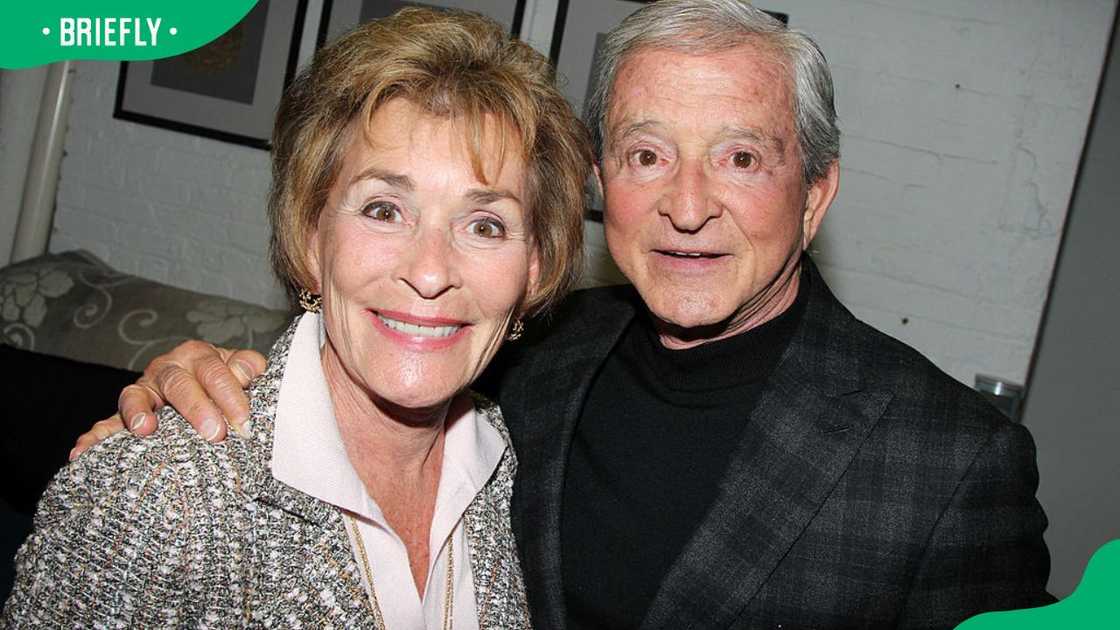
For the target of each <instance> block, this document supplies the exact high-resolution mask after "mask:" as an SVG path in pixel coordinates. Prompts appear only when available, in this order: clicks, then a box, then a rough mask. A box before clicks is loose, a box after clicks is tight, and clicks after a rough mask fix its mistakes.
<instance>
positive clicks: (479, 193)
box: [467, 188, 521, 204]
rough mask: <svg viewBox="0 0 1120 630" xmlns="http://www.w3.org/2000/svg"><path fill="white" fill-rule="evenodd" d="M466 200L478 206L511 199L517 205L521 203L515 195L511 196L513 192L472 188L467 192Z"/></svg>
mask: <svg viewBox="0 0 1120 630" xmlns="http://www.w3.org/2000/svg"><path fill="white" fill-rule="evenodd" d="M467 198H468V199H470V200H471V201H473V202H475V203H480V204H490V203H494V202H496V201H501V200H503V199H512V200H513V201H516V202H517V203H521V200H520V199H518V198H517V195H515V194H513V192H511V191H508V190H498V189H495V188H472V189H470V190H468V191H467Z"/></svg>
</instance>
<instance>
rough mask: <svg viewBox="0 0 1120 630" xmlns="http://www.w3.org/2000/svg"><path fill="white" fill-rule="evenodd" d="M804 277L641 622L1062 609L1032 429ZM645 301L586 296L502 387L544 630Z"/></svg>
mask: <svg viewBox="0 0 1120 630" xmlns="http://www.w3.org/2000/svg"><path fill="white" fill-rule="evenodd" d="M802 269H803V271H802V273H803V274H804V275H803V278H805V280H806V281H807V282H808V286H807V288H806V290H807V291H808V299H807V303H806V308H805V312H804V315H803V318H802V320H801V322H800V324H799V327H798V329H797V330H796V332H795V334H794V337H793V339H792V341H791V343H790V345H789V347H788V348H787V350H786V351H785V353H784V355H783V357H782V359H781V360H780V362H779V364H778V366H777V367H776V369H775V371H774V373H773V374H772V375H771V376H770V378H769V379H768V382H767V384H766V385H765V387H764V391H763V392H762V393H761V395H760V398H759V400H758V403H757V405H756V407H755V408H754V409H753V410H752V411H751V412H750V413H749V415H748V414H747V413H744V418H743V421H744V423H745V427H744V431H743V435H742V438H741V441H740V443H739V445H738V447H737V451H736V452H735V453H734V454H733V455H732V458H731V461H730V463H729V465H728V468H727V471H726V473H725V476H724V478H723V480H722V482H721V484H720V491H719V495H718V497H717V499H716V500H715V503H714V505H712V506H711V508H710V509H709V511H708V513H707V515H706V516H705V517H704V519H703V520H702V522H701V523H700V524H699V526H698V527H697V529H696V530H695V531H694V532H693V534H692V537H691V539H690V540H689V542H687V543H686V546H685V548H684V549H683V551H682V553H681V555H680V556H679V557H678V559H677V560H676V562H675V564H674V565H673V566H672V567H671V569H670V571H669V572H668V574H667V575H666V577H665V578H664V580H663V583H662V585H661V587H660V590H659V591H658V592H657V594H656V595H655V598H654V600H653V602H652V604H651V608H650V610H649V611H648V613H647V616H646V617H645V619H644V622H643V624H642V627H643V628H672V629H674V630H683V629H686V628H713V629H714V628H764V627H765V628H776V627H784V628H840V627H843V628H879V627H904V628H948V627H953V626H954V625H956V624H957V623H959V622H960V621H961V620H963V619H965V618H966V617H968V616H971V615H973V614H975V613H978V612H981V611H986V610H994V609H1006V608H1024V607H1030V606H1035V605H1039V604H1044V603H1048V602H1050V601H1052V598H1051V597H1050V596H1049V595H1048V594H1047V593H1046V591H1045V584H1046V579H1047V575H1048V572H1049V556H1048V554H1047V551H1046V547H1045V545H1044V543H1043V539H1042V533H1043V530H1044V529H1045V527H1046V518H1045V516H1044V514H1043V512H1042V509H1041V507H1040V506H1039V504H1038V502H1037V501H1036V500H1035V496H1034V494H1035V490H1036V487H1037V482H1038V478H1037V469H1036V467H1035V451H1034V445H1033V442H1032V441H1031V438H1030V435H1029V433H1028V432H1027V430H1026V429H1025V428H1023V427H1022V426H1018V425H1014V424H1011V423H1009V422H1008V421H1007V420H1005V419H1004V418H1003V417H1002V416H1001V415H1000V414H999V412H998V411H996V410H995V409H994V408H993V407H991V406H990V405H989V404H988V403H987V402H986V401H984V400H983V399H982V398H981V397H980V396H979V395H977V394H976V393H975V392H973V391H972V390H970V389H969V388H967V387H965V386H963V385H961V384H960V383H958V382H957V381H955V380H953V379H952V378H950V377H949V376H947V375H945V374H944V373H942V372H941V371H939V370H938V369H937V368H935V367H934V366H933V365H932V364H931V363H930V362H929V361H927V360H926V359H925V358H923V357H922V356H920V355H919V354H918V353H917V352H916V351H914V350H913V349H911V348H909V347H907V346H905V345H903V344H902V343H900V342H898V341H896V340H894V339H892V338H890V337H887V336H886V335H883V334H882V333H879V332H877V331H875V330H873V329H872V328H870V327H869V326H867V325H865V324H863V323H861V322H859V321H857V320H856V319H855V318H854V317H853V316H852V315H851V313H849V312H848V311H847V310H846V309H845V308H844V307H843V306H842V305H841V304H840V303H839V302H838V301H837V300H836V298H835V297H833V295H832V293H831V292H830V291H829V289H828V287H827V286H826V285H825V282H824V280H823V278H821V276H820V274H819V273H818V272H817V270H816V268H815V267H814V265H813V263H812V261H811V260H809V259H808V257H806V258H804V260H803V265H802ZM641 308H642V305H641V300H640V297H639V296H638V295H637V293H636V292H635V291H634V290H633V289H632V288H629V287H611V288H601V289H592V290H588V291H582V292H579V293H577V294H575V295H574V296H572V297H571V298H570V299H569V300H568V301H567V302H566V304H565V305H564V306H563V307H562V308H561V310H560V311H559V312H558V313H557V315H556V317H555V325H554V326H552V327H551V328H548V327H545V326H543V325H540V324H538V325H537V326H536V327H531V328H530V330H534V329H536V330H542V329H543V330H544V332H543V334H541V336H539V337H538V338H537V339H529V338H528V337H527V338H526V340H525V341H527V342H528V344H526V345H522V346H521V347H520V348H515V351H514V352H510V353H507V354H506V356H504V357H503V361H502V366H503V371H502V372H501V373H498V374H496V375H495V377H494V381H492V383H491V386H492V387H497V389H498V391H497V394H498V395H499V397H500V398H499V400H500V403H501V405H502V409H503V412H504V413H505V418H506V422H507V423H508V426H509V429H510V433H511V436H512V438H513V444H514V447H515V449H516V450H517V452H518V454H519V456H520V472H519V474H518V478H517V481H516V484H515V488H514V497H513V518H514V533H515V534H516V536H517V541H518V548H519V550H520V553H521V559H522V566H523V567H524V569H525V580H526V586H527V590H528V593H529V604H530V610H531V612H532V615H533V622H534V624H535V626H536V627H538V628H564V627H565V626H566V617H565V609H564V599H563V593H564V585H563V583H562V577H563V576H562V571H561V566H562V565H561V557H560V554H561V541H560V532H561V527H560V523H561V519H562V518H564V510H563V505H562V504H561V499H562V496H563V484H564V476H565V466H566V464H567V461H568V452H569V448H570V444H571V441H572V436H573V431H574V429H575V426H576V423H577V420H579V418H580V413H581V410H582V407H583V404H584V401H585V400H586V398H587V395H588V391H589V390H590V387H591V383H592V380H593V378H594V376H595V374H596V371H597V370H598V369H599V367H600V366H602V365H603V362H604V361H605V360H606V357H607V355H608V353H610V351H611V348H612V347H613V346H614V344H615V343H616V342H617V341H618V339H619V338H620V337H621V335H622V333H623V331H624V330H625V328H626V326H627V325H628V324H629V323H630V321H631V320H632V319H633V318H634V317H635V314H636V313H637V312H639V309H641ZM582 421H584V422H610V421H611V418H609V417H604V418H583V419H582ZM665 507H666V509H672V506H671V505H667V506H665ZM634 527H635V528H641V527H643V524H642V523H634Z"/></svg>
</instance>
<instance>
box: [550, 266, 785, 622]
mask: <svg viewBox="0 0 1120 630" xmlns="http://www.w3.org/2000/svg"><path fill="white" fill-rule="evenodd" d="M801 280H802V284H801V287H800V290H799V292H798V296H797V299H796V300H795V301H794V303H793V305H792V306H791V307H790V308H789V309H787V310H786V311H785V312H784V313H782V314H781V315H779V316H778V317H777V318H775V319H773V320H771V321H769V322H766V323H765V324H763V325H761V326H758V327H757V328H754V329H751V330H748V331H747V332H745V333H742V334H739V335H735V336H734V337H730V338H728V339H724V340H721V341H717V342H712V343H707V344H704V345H701V346H697V347H695V348H689V349H686V350H669V349H667V348H665V347H664V346H662V345H661V343H660V341H659V339H658V336H657V332H656V330H655V329H654V326H653V322H652V320H651V318H650V317H649V315H648V314H646V315H644V316H639V317H636V318H635V320H634V322H633V323H631V325H630V326H629V328H628V329H627V330H626V332H625V333H624V334H623V336H622V339H621V340H620V341H619V343H618V345H617V346H616V347H615V348H614V350H613V351H612V352H611V355H610V356H609V358H608V359H607V361H606V363H604V365H603V367H602V369H601V370H600V372H599V374H598V375H597V376H596V378H595V381H594V382H593V384H592V386H591V391H590V394H589V396H588V399H587V403H586V405H585V406H584V408H583V411H582V413H581V415H580V420H579V424H578V426H577V427H576V430H575V435H574V438H573V441H572V448H571V453H570V455H569V460H568V468H567V473H566V476H565V481H564V497H563V502H564V503H563V510H562V514H563V517H562V521H561V545H562V551H561V554H562V558H563V576H564V595H565V601H566V605H567V612H568V627H569V628H573V629H589V628H610V629H612V630H624V629H627V628H637V627H638V626H639V625H640V624H641V621H642V618H643V617H644V616H645V614H646V611H647V610H648V608H649V606H650V604H651V603H652V601H653V597H654V595H655V594H656V593H657V589H658V587H659V586H660V585H661V581H662V579H663V578H664V577H665V575H666V573H668V571H669V568H670V567H671V566H672V564H673V562H674V561H675V560H676V558H677V556H678V555H679V554H680V553H681V550H682V549H683V548H684V546H685V543H687V542H688V539H689V538H690V537H691V535H692V533H693V531H694V530H695V529H696V526H697V525H698V524H699V523H700V521H701V519H702V518H703V517H704V514H705V513H706V512H707V510H708V508H709V507H710V506H711V504H712V502H713V501H714V500H715V498H716V495H717V493H718V491H719V485H720V480H721V479H722V477H723V473H724V470H725V469H726V468H727V465H728V463H729V461H730V458H731V455H732V453H733V452H734V451H735V450H736V448H737V447H738V445H739V438H740V436H741V435H742V430H743V427H744V426H745V424H746V422H747V419H748V417H749V416H750V413H751V410H752V409H754V406H755V403H756V402H757V399H758V396H759V394H760V393H761V391H762V388H763V385H764V384H765V381H766V378H767V376H768V375H769V374H770V372H771V371H772V370H773V368H774V366H775V365H777V363H778V360H779V359H780V358H781V355H782V353H783V352H784V351H785V348H786V346H787V345H788V344H789V341H790V339H791V338H792V336H793V333H794V331H795V329H796V328H797V324H798V322H799V320H800V319H801V315H802V313H803V311H804V310H805V308H804V307H805V304H804V303H805V295H806V290H805V289H806V287H805V281H806V278H805V276H804V275H802V277H801ZM643 312H644V311H643Z"/></svg>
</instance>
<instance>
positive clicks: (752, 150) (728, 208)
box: [600, 45, 837, 347]
mask: <svg viewBox="0 0 1120 630" xmlns="http://www.w3.org/2000/svg"><path fill="white" fill-rule="evenodd" d="M778 59H779V58H778V57H777V55H776V53H774V52H772V51H770V50H769V49H767V48H764V47H763V48H760V47H756V46H752V45H746V46H741V47H738V48H734V49H730V50H727V51H723V52H719V53H709V54H705V55H689V54H685V53H681V52H676V51H672V50H664V49H649V50H645V51H639V52H637V53H635V54H633V55H632V56H631V57H630V58H629V59H628V60H627V61H626V62H624V63H623V65H622V67H621V68H620V69H619V72H618V75H617V78H616V80H615V84H614V90H613V94H612V99H611V102H610V106H609V108H608V112H607V130H606V143H605V144H606V146H605V147H604V151H603V160H602V163H601V164H600V176H601V178H602V183H603V188H604V195H605V199H606V213H605V219H604V221H605V226H606V236H607V245H608V247H609V249H610V252H611V256H612V257H614V260H615V262H616V263H617V264H618V266H619V269H621V270H622V272H623V273H624V274H626V277H627V278H629V279H630V281H631V282H633V283H634V285H635V286H636V287H637V289H638V291H639V292H640V293H641V295H642V299H643V300H644V301H645V303H646V305H647V306H648V307H649V309H650V311H652V312H653V314H654V315H655V316H656V317H657V318H658V319H659V320H660V324H661V328H662V341H663V343H665V344H666V345H667V346H670V347H686V346H689V345H696V344H698V343H703V342H705V341H710V340H712V339H717V338H723V337H727V336H730V335H733V334H737V333H739V332H743V331H745V330H748V329H750V328H753V327H754V326H757V325H758V324H760V323H762V322H764V321H766V320H768V319H771V318H773V317H774V316H776V315H777V314H779V313H780V312H781V311H783V310H785V308H786V307H788V305H789V304H790V303H791V302H792V301H793V298H794V297H796V294H797V273H796V272H797V263H798V260H799V257H800V254H801V251H802V250H803V249H804V248H805V247H806V246H807V245H808V243H809V241H811V240H812V238H813V235H814V234H815V233H816V230H817V226H818V225H819V224H820V220H821V218H823V216H824V213H825V210H826V209H827V207H828V204H829V203H830V202H831V200H832V197H833V196H834V194H835V191H836V180H837V174H836V170H837V169H836V166H835V165H834V166H833V168H832V169H830V170H829V174H828V175H827V176H826V177H825V178H823V179H822V180H820V181H818V182H817V183H816V184H814V185H813V186H807V185H806V184H805V182H804V180H803V178H802V171H801V157H800V148H799V145H798V140H797V134H796V132H795V128H794V118H793V101H792V96H791V94H790V84H789V79H788V77H787V76H786V73H785V70H784V69H783V68H782V67H781V65H780V64H779V62H778Z"/></svg>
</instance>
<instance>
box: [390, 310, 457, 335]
mask: <svg viewBox="0 0 1120 630" xmlns="http://www.w3.org/2000/svg"><path fill="white" fill-rule="evenodd" d="M374 314H375V315H376V316H377V319H379V320H381V323H383V324H385V326H386V327H387V328H389V329H391V330H395V331H397V332H399V333H401V334H403V335H408V336H410V337H437V338H438V337H450V336H451V335H454V334H455V333H457V332H459V330H460V329H462V328H463V324H443V325H434V324H431V325H430V324H426V323H419V322H415V321H413V322H406V321H402V320H400V319H396V318H393V317H388V316H386V315H384V314H383V313H374Z"/></svg>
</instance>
